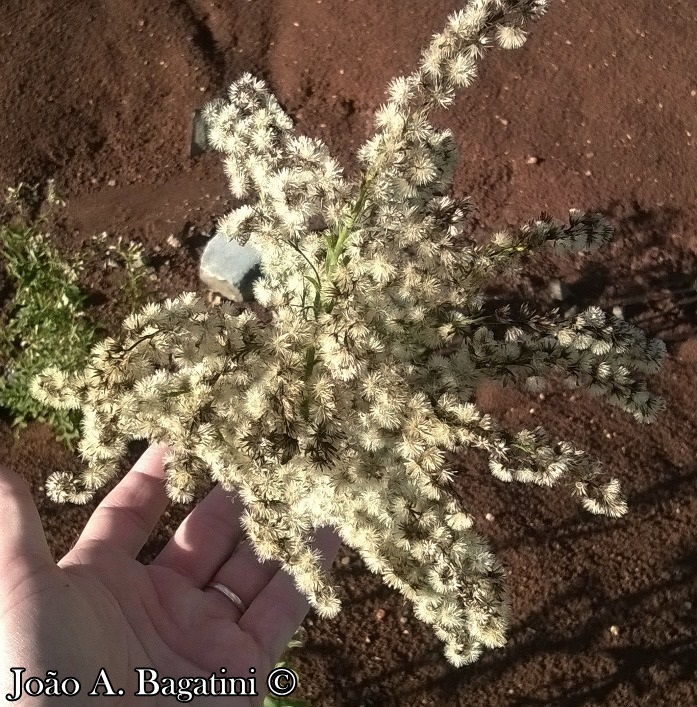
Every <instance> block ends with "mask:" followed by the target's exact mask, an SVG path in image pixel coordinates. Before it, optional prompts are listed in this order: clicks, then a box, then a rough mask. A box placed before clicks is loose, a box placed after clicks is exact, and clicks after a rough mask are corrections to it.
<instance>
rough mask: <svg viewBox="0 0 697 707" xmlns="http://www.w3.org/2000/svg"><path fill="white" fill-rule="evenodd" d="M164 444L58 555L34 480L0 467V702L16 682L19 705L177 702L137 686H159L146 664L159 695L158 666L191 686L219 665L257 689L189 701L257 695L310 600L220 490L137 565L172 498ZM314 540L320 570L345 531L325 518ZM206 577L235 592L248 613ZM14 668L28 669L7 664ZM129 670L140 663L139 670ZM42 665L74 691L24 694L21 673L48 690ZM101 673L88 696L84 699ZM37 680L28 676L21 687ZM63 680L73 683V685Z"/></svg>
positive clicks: (246, 701) (232, 700) (240, 701)
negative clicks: (252, 538)
mask: <svg viewBox="0 0 697 707" xmlns="http://www.w3.org/2000/svg"><path fill="white" fill-rule="evenodd" d="M166 451H167V447H166V445H152V446H151V447H150V448H149V449H148V450H147V451H146V452H145V453H144V454H143V456H141V457H140V459H139V460H138V461H137V462H136V464H135V465H134V467H133V469H132V470H131V471H130V472H129V473H128V474H127V475H126V476H125V477H124V478H123V479H122V480H121V482H120V483H119V484H118V485H117V486H116V487H115V488H114V489H113V490H112V491H111V492H110V493H109V494H108V495H107V496H106V497H105V498H104V500H103V501H102V502H101V503H100V504H99V506H98V507H97V509H96V510H95V512H94V514H93V515H92V516H91V518H90V519H89V521H88V523H87V525H86V526H85V529H84V531H83V532H82V535H81V536H80V538H79V540H78V541H77V543H76V545H75V547H74V548H73V549H72V550H71V551H70V552H69V553H68V554H67V555H66V556H65V557H64V558H63V559H62V560H61V561H60V562H59V563H58V564H57V565H56V564H55V563H54V561H53V558H52V556H51V553H50V550H49V547H48V544H47V542H46V537H45V535H44V532H43V527H42V525H41V520H40V518H39V514H38V511H37V509H36V506H35V504H34V501H33V499H32V496H31V493H30V491H29V487H28V485H27V484H26V483H25V482H24V481H23V480H22V479H21V478H20V477H19V476H17V475H16V474H15V473H13V472H11V471H9V470H8V469H6V468H4V467H2V466H0V504H1V505H0V507H1V508H2V511H3V522H2V534H1V535H0V671H1V672H0V698H1V699H2V700H8V704H10V703H12V702H11V701H10V700H11V698H12V697H14V696H15V695H17V694H18V690H20V687H19V683H21V685H22V693H21V698H20V699H19V701H15V702H14V703H15V704H20V705H24V704H27V705H32V706H33V707H43V705H49V704H50V705H51V706H52V707H53V706H54V705H72V707H77V706H78V705H83V704H84V705H89V704H92V703H93V701H94V700H95V699H97V701H98V703H99V704H106V705H119V707H121V706H122V705H143V704H148V705H159V704H168V705H171V704H174V703H175V702H176V700H175V699H174V698H173V697H168V696H164V695H163V694H161V693H160V694H159V695H156V696H152V697H149V698H144V697H142V696H136V695H135V693H136V692H137V691H138V689H139V687H141V688H143V689H144V692H145V693H149V692H152V691H154V689H155V685H154V683H153V682H152V681H151V682H148V678H154V677H155V676H154V674H153V672H151V671H157V681H158V684H159V687H160V690H161V692H162V691H163V686H164V684H165V681H164V680H163V678H164V677H165V676H169V677H170V678H174V679H175V682H174V683H173V684H177V683H176V681H177V680H179V679H180V678H184V677H187V678H195V677H199V678H205V681H204V680H200V681H198V682H199V684H200V683H204V682H205V683H206V684H207V685H208V686H209V688H207V689H210V686H211V682H210V680H209V678H210V676H211V674H213V673H215V676H216V677H217V678H218V679H219V680H222V679H224V678H232V677H238V678H243V679H244V683H242V682H241V681H240V680H237V681H235V682H234V683H233V681H231V680H229V679H228V680H227V684H224V683H222V682H218V683H217V689H218V690H220V689H227V690H237V694H240V688H241V687H242V686H243V685H244V686H245V687H246V688H247V689H248V690H249V689H250V688H255V689H256V692H258V695H257V696H253V695H250V693H249V692H248V693H247V694H248V695H249V696H245V697H220V696H218V697H212V696H208V697H203V696H194V698H193V699H194V700H195V701H196V704H200V705H206V704H216V705H219V706H221V705H240V706H242V705H244V706H247V707H251V706H255V705H260V704H261V703H262V701H263V699H264V695H265V694H266V693H267V687H266V678H267V675H268V674H269V672H270V671H271V670H272V669H273V667H274V665H275V664H276V662H277V661H278V658H279V657H280V655H281V653H282V652H283V650H284V649H285V647H286V646H287V644H288V642H289V640H290V639H291V637H292V636H293V634H294V633H295V631H296V629H297V627H298V626H299V625H300V623H301V622H302V620H303V618H304V617H305V615H306V614H307V612H308V610H309V605H308V603H307V600H306V599H305V598H304V597H303V596H302V595H301V594H300V592H299V591H298V590H297V589H296V588H295V585H294V583H293V580H292V578H291V577H290V575H288V574H287V573H286V572H284V571H283V570H282V569H280V566H279V565H278V563H272V562H265V563H263V564H262V563H260V562H259V561H258V560H257V558H256V556H255V554H254V552H253V550H252V549H251V546H250V545H249V544H248V541H247V540H245V539H244V534H243V531H242V529H241V527H240V523H239V518H240V515H241V513H242V511H243V506H242V503H241V501H240V500H239V499H237V498H235V500H234V503H232V502H231V500H230V496H231V495H233V494H231V493H229V492H226V491H224V490H223V489H222V488H221V487H220V486H216V487H215V488H214V489H213V490H212V491H211V492H210V493H209V494H208V496H207V497H206V498H205V499H204V500H203V501H202V502H201V503H200V504H199V505H198V506H197V507H196V508H195V509H194V510H193V511H192V512H191V513H190V514H189V515H188V517H187V518H186V519H185V520H184V521H183V523H182V524H181V525H180V526H179V528H178V529H177V531H176V532H175V533H174V535H173V537H172V538H171V539H170V540H169V542H168V543H167V545H166V546H165V547H164V549H163V550H162V552H160V554H159V555H158V556H157V558H156V559H155V560H154V561H153V562H152V564H150V565H143V564H141V563H140V562H138V561H136V556H137V555H138V553H139V552H140V550H141V549H142V547H143V545H144V544H145V542H146V541H147V539H148V537H149V535H150V533H151V532H152V530H153V529H154V527H155V525H156V524H157V522H158V520H159V518H160V516H161V514H162V513H163V511H164V510H165V508H166V507H167V504H168V498H167V496H166V493H165V486H164V483H163V479H164V472H163V464H162V458H163V456H164V454H165V452H166ZM315 545H316V547H317V549H318V550H319V551H320V552H321V553H322V556H323V558H324V566H325V567H328V566H329V565H330V563H331V561H332V560H333V559H334V557H335V555H336V553H337V551H338V548H339V545H340V539H339V537H338V535H337V534H336V533H335V532H334V531H331V530H330V529H329V528H320V529H319V530H318V531H317V534H316V542H315ZM212 583H218V584H220V585H222V586H223V587H227V588H228V589H229V590H230V591H232V592H233V593H234V594H235V595H237V596H238V597H239V598H240V599H241V601H242V603H243V608H245V610H244V612H243V611H242V610H241V608H239V607H238V606H237V605H236V603H235V602H234V600H231V599H230V598H228V597H227V596H226V595H225V594H224V593H223V592H222V591H219V590H218V589H215V588H212V587H210V586H209V585H210V584H212ZM20 667H21V668H25V669H26V670H25V672H24V673H21V674H19V671H17V670H14V671H13V670H11V669H12V668H20ZM136 668H142V669H146V670H145V671H144V672H143V673H141V677H139V674H138V672H137V671H136ZM250 669H251V671H250ZM223 670H225V671H226V672H222V671H223ZM47 671H49V673H50V674H49V675H48V677H49V678H50V677H53V675H55V676H56V677H57V683H58V685H60V684H61V681H63V680H65V679H66V678H67V677H73V678H75V679H76V680H77V681H79V685H80V689H79V692H78V693H77V694H76V695H75V696H63V697H56V696H46V695H47V694H48V690H49V689H50V688H48V687H47V688H46V691H45V692H44V694H43V695H41V696H29V695H28V694H27V689H26V685H25V682H26V681H27V680H28V678H30V677H32V676H36V677H38V678H39V679H40V680H41V681H43V682H44V683H45V684H46V686H48V685H49V683H51V684H52V683H53V682H54V681H52V680H51V681H49V680H47ZM100 671H101V672H100ZM105 677H106V681H107V682H105V680H104V678H105ZM252 680H253V681H254V682H251V681H252ZM139 681H140V684H139ZM95 683H96V688H97V689H96V692H93V695H89V693H90V691H93V690H94V688H95ZM179 684H180V683H179ZM212 684H213V687H214V688H215V687H216V683H215V681H214V682H213V683H212ZM37 685H38V683H37V682H36V681H33V682H31V684H30V685H29V686H28V687H29V691H31V692H33V691H34V690H35V689H37ZM65 687H66V689H67V690H73V689H74V683H72V682H70V681H68V682H66V683H65ZM189 690H192V691H193V683H190V684H189ZM119 691H122V692H119ZM116 693H119V694H116ZM54 694H55V693H54ZM97 694H99V695H102V697H101V698H97V697H96V695H97ZM170 694H171V693H170ZM174 694H176V693H174ZM199 694H201V693H199ZM219 694H225V693H219ZM104 695H112V696H104ZM179 701H180V702H181V701H187V700H181V699H180V700H179Z"/></svg>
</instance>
